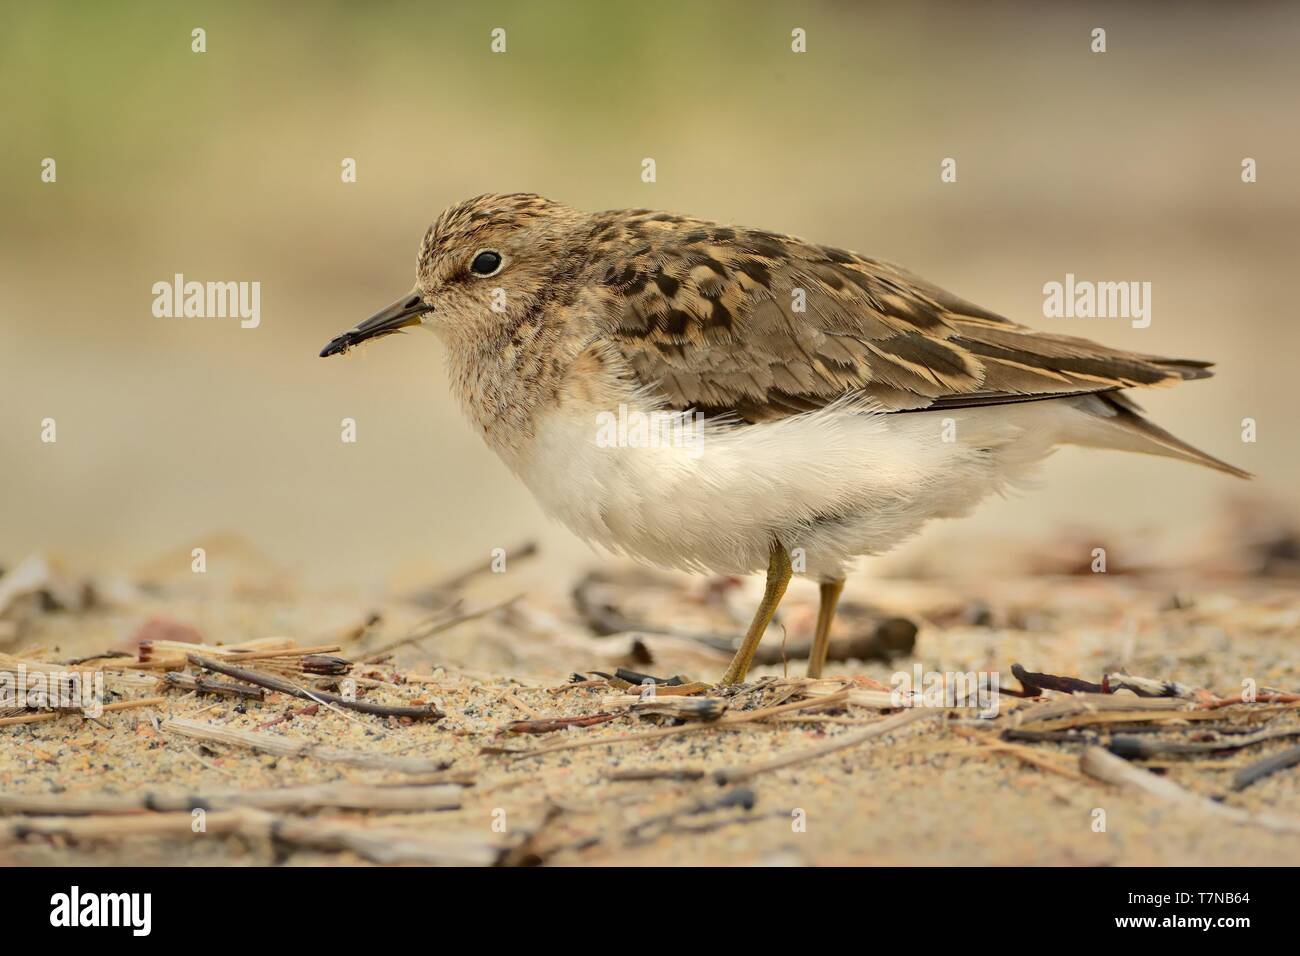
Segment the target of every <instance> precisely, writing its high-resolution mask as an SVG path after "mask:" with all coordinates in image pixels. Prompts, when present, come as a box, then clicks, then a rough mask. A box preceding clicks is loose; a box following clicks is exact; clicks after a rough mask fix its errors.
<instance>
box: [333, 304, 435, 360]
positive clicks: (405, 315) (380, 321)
mask: <svg viewBox="0 0 1300 956" xmlns="http://www.w3.org/2000/svg"><path fill="white" fill-rule="evenodd" d="M431 311H433V310H432V309H430V308H429V306H428V305H426V304H425V302H424V300H423V299H422V298H421V297H420V295H419V294H418V293H415V292H412V293H409V294H408V295H405V296H403V297H402V298H400V299H398V300H397V301H396V302H394V303H392V304H391V305H386V306H384V308H382V309H380V310H379V311H378V312H376V313H375V314H374V315H372V316H371V317H370V318H368V319H366V320H365V321H364V322H362V323H361V324H360V325H358V326H356V327H355V328H351V329H348V331H346V332H343V333H342V334H340V335H336V336H334V338H332V339H330V340H329V343H328V344H327V345H326V346H325V347H324V348H323V349H321V352H320V357H321V358H329V357H330V356H331V355H338V354H340V353H342V352H346V351H347V350H348V349H350V348H352V346H354V345H357V344H359V343H361V342H364V341H366V339H374V338H378V337H379V336H381V335H391V334H392V333H394V332H400V331H401V330H402V329H404V328H407V327H408V326H412V325H419V324H420V316H422V315H424V313H426V312H431Z"/></svg>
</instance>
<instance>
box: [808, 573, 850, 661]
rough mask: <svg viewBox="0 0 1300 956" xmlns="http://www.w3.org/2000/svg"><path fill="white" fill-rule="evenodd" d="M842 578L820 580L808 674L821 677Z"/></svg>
mask: <svg viewBox="0 0 1300 956" xmlns="http://www.w3.org/2000/svg"><path fill="white" fill-rule="evenodd" d="M843 590H844V579H843V578H841V579H840V580H838V581H823V582H822V599H821V603H820V604H819V605H818V606H817V634H816V635H815V636H814V637H813V646H812V653H811V654H810V655H808V676H809V677H821V676H822V668H823V667H824V666H825V665H826V650H827V649H828V648H829V647H830V644H831V621H833V620H835V607H836V605H838V604H839V603H840V593H841V592H842V591H843Z"/></svg>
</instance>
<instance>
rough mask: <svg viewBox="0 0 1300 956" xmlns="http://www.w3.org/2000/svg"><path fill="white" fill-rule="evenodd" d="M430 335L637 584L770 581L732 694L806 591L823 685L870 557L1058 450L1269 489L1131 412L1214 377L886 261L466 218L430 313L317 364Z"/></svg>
mask: <svg viewBox="0 0 1300 956" xmlns="http://www.w3.org/2000/svg"><path fill="white" fill-rule="evenodd" d="M416 326H420V327H424V328H427V329H430V330H432V331H433V332H434V334H435V335H436V336H437V337H438V338H439V339H440V340H441V342H442V344H443V346H444V351H445V358H446V365H447V372H448V377H449V380H450V384H451V388H452V391H453V392H454V394H455V395H456V397H457V398H458V399H459V402H460V405H461V407H462V408H463V410H464V412H465V414H466V416H467V417H468V419H469V421H470V423H471V424H472V425H473V427H474V428H475V429H476V430H477V431H478V432H479V434H480V435H481V436H482V438H483V439H484V441H485V442H486V443H487V445H488V446H489V447H490V448H491V449H492V450H493V451H495V452H496V453H497V455H498V456H499V457H500V458H501V460H502V461H503V462H504V463H505V464H506V466H507V467H508V468H509V469H510V470H511V471H512V472H513V473H514V474H515V475H516V476H517V477H518V478H519V479H520V480H521V481H522V482H523V484H524V485H526V486H527V487H528V488H529V490H530V491H531V492H532V493H533V495H534V496H535V498H536V499H537V501H538V502H539V504H540V505H541V507H542V509H543V510H544V511H545V512H546V513H547V514H548V515H550V516H551V517H553V518H556V519H558V520H559V521H560V522H561V523H563V524H564V525H566V526H567V527H568V528H569V529H570V530H572V531H573V532H574V533H576V534H577V535H579V536H580V537H582V538H584V539H586V540H587V541H588V542H590V543H594V544H596V545H600V546H602V547H603V548H605V549H606V550H608V551H611V552H614V553H616V554H621V555H625V556H627V557H630V558H633V559H635V560H638V561H641V562H643V563H648V564H651V565H655V566H658V567H662V568H668V569H680V570H685V571H691V572H697V573H714V574H720V575H749V574H755V573H765V575H766V579H765V585H764V591H763V597H762V599H761V601H760V603H759V606H758V609H757V610H756V612H755V614H754V617H753V620H752V621H751V623H750V625H749V627H748V629H747V631H746V632H745V635H744V637H743V639H742V640H741V642H740V644H739V646H738V649H737V650H736V652H735V656H734V658H733V659H732V661H731V663H730V665H729V666H728V667H727V670H726V672H725V673H724V674H723V676H722V678H721V681H720V682H719V683H720V684H721V685H732V684H738V683H741V682H743V681H744V680H745V677H746V675H747V673H748V671H749V668H750V665H751V663H752V661H753V658H754V653H755V651H756V650H757V647H758V645H759V642H760V640H761V639H762V637H763V635H764V633H765V631H766V630H767V628H768V625H769V624H770V623H771V621H772V619H773V615H774V614H775V613H776V611H777V608H778V606H779V604H780V602H781V599H782V597H783V596H784V594H785V591H786V588H787V586H788V584H789V582H790V580H791V578H792V577H793V575H794V573H795V572H796V571H798V572H799V573H801V574H803V575H804V576H806V577H808V578H810V579H812V580H815V581H816V582H817V583H818V584H819V588H820V602H819V608H818V615H817V621H816V625H815V632H814V639H813V645H812V650H811V655H810V658H809V662H808V666H807V673H808V676H810V677H820V676H821V674H822V670H823V668H824V666H825V661H826V654H827V647H828V643H829V638H830V631H831V625H832V623H833V620H834V615H835V610H836V607H837V604H838V602H839V599H840V595H841V593H842V591H843V589H844V583H845V577H846V575H847V573H848V572H849V570H850V569H851V568H852V567H853V566H854V564H855V562H856V561H857V560H858V559H859V558H862V557H865V556H871V555H879V554H883V553H885V552H887V551H889V550H890V549H891V548H893V547H895V546H896V545H897V544H899V543H900V542H902V541H904V540H906V539H908V538H910V537H912V536H913V535H915V534H916V533H917V532H919V531H920V529H921V528H922V527H923V526H924V525H926V524H927V523H928V522H930V521H931V520H933V519H938V518H952V517H959V516H961V515H964V514H966V513H968V512H969V511H970V510H971V509H972V508H974V506H975V505H976V504H978V503H979V502H980V501H981V500H983V499H985V498H987V497H989V496H990V495H995V494H1001V493H1005V492H1007V491H1008V490H1011V489H1015V488H1018V487H1020V486H1023V485H1024V484H1025V483H1026V481H1027V479H1029V478H1031V477H1032V474H1033V472H1034V470H1035V466H1037V465H1038V464H1039V463H1040V462H1041V461H1042V460H1043V459H1045V458H1046V457H1047V456H1048V455H1049V454H1050V453H1051V452H1052V451H1053V450H1054V449H1055V448H1056V447H1058V446H1060V445H1081V446H1089V447H1096V448H1108V449H1119V450H1125V451H1132V452H1143V453H1147V454H1153V455H1162V456H1166V457H1169V458H1175V459H1180V460H1182V461H1187V462H1193V463H1196V464H1200V465H1204V466H1208V467H1210V468H1214V469H1217V470H1218V471H1221V472H1225V473H1227V474H1229V475H1234V476H1237V477H1241V478H1247V477H1250V476H1249V475H1248V474H1247V473H1246V472H1245V471H1242V470H1241V469H1239V468H1236V467H1234V466H1232V465H1230V464H1228V463H1226V462H1223V461H1220V460H1219V459H1217V458H1214V457H1211V456H1210V455H1208V454H1206V453H1205V452H1203V451H1200V450H1198V449H1196V448H1194V447H1192V446H1191V445H1189V444H1187V443H1185V442H1183V441H1182V440H1180V439H1178V438H1176V437H1174V436H1173V435H1172V434H1170V433H1169V432H1167V431H1165V430H1164V429H1162V428H1160V427H1159V426H1158V425H1156V424H1154V423H1153V422H1151V421H1149V420H1148V419H1147V418H1146V417H1145V416H1144V414H1143V412H1142V410H1141V408H1140V407H1139V406H1138V405H1137V404H1136V403H1135V402H1134V401H1133V399H1132V398H1131V393H1132V392H1133V391H1134V390H1136V389H1139V388H1149V387H1159V386H1168V385H1173V384H1176V383H1178V382H1181V381H1185V380H1189V379H1202V378H1207V377H1209V376H1210V375H1211V371H1210V369H1211V367H1212V363H1211V362H1205V361H1199V360H1192V359H1174V358H1162V357H1160V356H1156V355H1146V354H1140V353H1135V352H1127V351H1121V350H1119V349H1114V348H1109V347H1107V346H1104V345H1099V344H1097V343H1095V342H1092V341H1089V340H1087V339H1083V338H1078V337H1074V336H1067V335H1060V334H1055V333H1046V332H1039V331H1035V330H1033V329H1031V328H1028V327H1026V326H1024V325H1020V324H1018V323H1016V322H1013V321H1012V320H1010V319H1007V318H1005V317H1003V316H1001V315H998V314H997V313H995V312H992V311H989V310H988V309H984V308H982V307H980V306H978V305H975V304H973V303H971V302H968V301H966V300H964V299H961V298H959V297H958V296H956V295H953V294H952V293H949V292H947V291H945V290H943V289H941V288H939V287H938V286H936V285H934V284H932V283H930V282H928V281H926V280H924V279H922V278H920V277H919V276H916V275H914V274H912V273H911V272H909V271H907V270H905V269H903V268H901V267H899V266H897V265H893V264H891V263H889V262H886V261H883V260H880V259H873V258H869V257H867V256H863V255H859V254H857V253H855V252H850V251H847V250H845V249H840V248H836V247H832V246H826V245H820V244H817V243H815V242H811V241H807V240H804V239H800V238H796V237H794V236H790V235H784V234H781V233H777V232H770V231H766V230H761V229H749V228H743V227H741V226H737V225H725V224H720V223H716V222H710V221H707V220H703V219H697V218H693V217H691V216H686V215H676V214H672V213H666V212H659V211H655V210H652V209H618V210H609V211H604V212H595V213H587V212H584V211H581V210H578V209H575V208H572V207H570V206H567V205H565V204H563V203H559V202H554V201H552V200H549V199H546V198H543V197H542V196H539V195H536V194H533V193H505V194H502V193H489V194H484V195H480V196H476V197H474V198H472V199H468V200H465V201H463V202H459V203H457V204H455V205H452V206H450V207H449V208H447V209H446V210H445V211H443V212H442V213H441V214H440V215H439V216H438V217H437V218H436V220H435V221H434V222H433V224H432V225H431V226H430V227H429V229H428V230H427V231H426V233H425V235H424V238H423V240H422V241H421V243H420V246H419V253H418V256H417V261H416V282H415V286H414V288H413V289H412V290H411V292H409V293H407V294H406V295H404V296H402V297H401V298H399V299H398V300H397V301H396V302H394V303H392V304H391V305H389V306H387V307H386V308H383V309H381V310H380V311H378V312H376V313H375V314H374V315H372V316H371V317H370V318H368V319H366V320H365V321H363V322H361V323H359V324H358V325H356V326H354V327H352V328H350V329H348V330H347V331H345V332H343V333H342V334H340V335H338V336H336V337H334V338H333V339H332V340H331V341H330V342H329V343H328V344H327V345H326V346H325V348H324V349H323V350H322V351H321V353H320V355H321V356H322V357H327V356H332V355H338V354H343V353H345V352H347V351H348V350H349V349H351V348H352V347H354V346H356V345H358V344H360V343H362V342H366V341H369V340H372V339H376V338H379V337H382V336H387V335H390V334H393V333H395V332H399V331H402V330H405V329H407V328H412V327H416Z"/></svg>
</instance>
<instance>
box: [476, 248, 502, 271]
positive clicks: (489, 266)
mask: <svg viewBox="0 0 1300 956" xmlns="http://www.w3.org/2000/svg"><path fill="white" fill-rule="evenodd" d="M469 268H470V271H471V272H473V273H474V274H475V275H476V276H490V275H491V274H492V273H494V272H496V271H497V270H498V269H500V268H501V253H499V252H493V251H492V250H491V249H485V250H483V251H482V252H480V253H479V254H478V255H476V256H475V257H474V261H473V262H471V263H470V266H469Z"/></svg>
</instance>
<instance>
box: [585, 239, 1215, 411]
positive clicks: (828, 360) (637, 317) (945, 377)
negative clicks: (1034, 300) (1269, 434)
mask: <svg viewBox="0 0 1300 956" xmlns="http://www.w3.org/2000/svg"><path fill="white" fill-rule="evenodd" d="M605 228H606V229H607V230H611V231H612V230H613V229H614V227H613V226H607V227H605ZM618 228H619V229H622V230H624V232H623V233H622V234H620V235H618V236H617V237H616V238H617V239H618V240H619V241H618V242H617V243H613V244H614V245H615V247H616V248H623V249H626V250H627V251H626V252H625V253H622V254H615V255H614V256H612V257H610V258H603V259H602V260H601V261H600V266H599V270H598V271H599V273H600V274H598V275H594V276H593V277H592V278H593V279H594V280H595V282H596V283H597V289H598V290H599V297H600V313H601V319H600V322H601V325H602V326H603V329H602V332H603V335H605V336H607V341H608V342H609V343H610V344H611V345H612V346H613V347H614V348H615V349H616V350H617V351H618V352H619V353H620V354H621V355H622V357H623V359H624V360H625V361H626V362H627V364H628V366H629V367H630V369H631V370H632V372H633V374H634V375H635V377H636V378H637V379H638V380H639V383H640V384H641V385H642V386H644V387H646V388H648V389H650V390H652V391H654V392H657V393H658V394H659V396H660V397H661V398H662V400H663V401H664V402H665V404H666V405H667V406H668V407H670V408H676V409H688V408H695V409H699V410H702V411H705V412H707V413H709V414H722V413H731V414H734V415H736V416H738V417H739V418H741V419H743V420H745V421H750V422H755V421H767V420H772V419H778V418H783V417H786V416H788V415H792V414H797V413H799V412H805V411H811V410H814V409H817V408H820V407H822V406H824V405H826V404H828V403H830V402H833V401H835V400H837V399H841V398H843V397H845V396H849V395H852V396H856V397H859V398H861V399H862V400H864V401H866V402H871V403H875V404H876V405H877V406H878V407H880V408H882V409H884V410H886V411H907V410H914V409H923V408H952V407H963V406H967V405H981V404H1000V403H1006V402H1014V401H1026V400H1033V399H1036V398H1044V397H1048V396H1054V395H1068V394H1079V393H1086V392H1099V391H1107V390H1112V389H1117V388H1127V387H1132V386H1145V385H1163V384H1168V383H1172V382H1176V381H1179V380H1182V379H1187V378H1202V377H1205V376H1207V375H1209V374H1210V373H1209V372H1208V371H1207V370H1206V369H1207V368H1208V366H1209V363H1205V362H1197V361H1191V360H1180V359H1165V358H1159V357H1157V356H1152V355H1141V354H1136V353H1132V352H1123V351H1120V350H1118V349H1111V348H1107V347H1105V346H1103V345H1098V344H1096V343H1094V342H1089V341H1087V340H1086V339H1081V338H1075V337H1072V336H1066V335H1051V334H1047V333H1043V332H1035V331H1034V330H1032V329H1029V328H1026V327H1025V326H1022V325H1017V324H1016V323H1014V322H1011V321H1010V320H1008V319H1005V318H1003V317H1002V316H1000V315H995V314H994V313H992V312H989V311H987V310H985V309H982V308H980V307H979V306H976V305H973V304H972V303H970V302H966V301H964V300H963V299H960V298H958V297H957V296H955V295H952V294H951V293H948V292H945V291H944V290H942V289H940V288H938V287H936V286H933V285H931V284H929V283H928V282H926V281H924V280H923V279H920V278H919V277H916V276H913V275H911V274H910V273H908V272H906V271H904V270H902V269H900V268H898V267H897V266H893V265H890V264H888V263H885V262H880V261H878V260H874V259H868V258H865V257H863V256H859V255H856V254H854V253H851V252H845V251H843V250H840V249H834V248H829V247H826V246H819V245H815V244H812V243H809V242H805V241H803V240H800V239H795V238H793V237H790V236H783V235H778V234H775V233H769V232H761V231H756V230H744V229H737V228H732V227H726V226H719V225H715V224H712V223H705V222H698V221H694V220H684V219H681V218H679V217H670V216H665V215H664V214H652V213H644V214H642V215H641V216H640V218H637V216H633V217H632V218H631V219H628V218H626V217H625V218H624V219H622V220H621V221H620V224H619V226H618ZM597 238H615V237H600V236H598V237H597Z"/></svg>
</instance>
